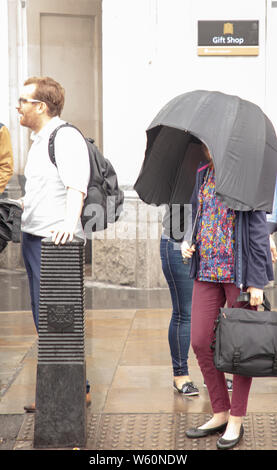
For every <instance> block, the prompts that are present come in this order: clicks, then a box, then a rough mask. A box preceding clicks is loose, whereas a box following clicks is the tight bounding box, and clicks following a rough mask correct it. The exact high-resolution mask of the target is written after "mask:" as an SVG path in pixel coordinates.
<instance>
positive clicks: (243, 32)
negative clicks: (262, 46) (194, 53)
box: [198, 20, 259, 56]
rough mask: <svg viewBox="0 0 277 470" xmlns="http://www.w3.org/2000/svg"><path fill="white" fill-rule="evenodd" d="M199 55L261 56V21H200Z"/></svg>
mask: <svg viewBox="0 0 277 470" xmlns="http://www.w3.org/2000/svg"><path fill="white" fill-rule="evenodd" d="M198 55H199V56H210V55H211V56H215V55H216V56H217V55H224V56H229V55H249V56H255V55H259V21H258V20H255V21H254V20H252V21H198Z"/></svg>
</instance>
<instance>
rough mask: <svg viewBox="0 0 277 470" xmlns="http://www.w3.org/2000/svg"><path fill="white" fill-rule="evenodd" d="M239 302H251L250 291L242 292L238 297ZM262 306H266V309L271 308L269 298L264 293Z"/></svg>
mask: <svg viewBox="0 0 277 470" xmlns="http://www.w3.org/2000/svg"><path fill="white" fill-rule="evenodd" d="M237 302H246V303H248V304H249V302H250V292H241V293H240V295H239V296H238V298H237ZM262 306H263V307H264V310H266V311H268V312H269V311H270V310H271V304H270V302H269V300H268V298H267V296H266V295H265V293H264V298H263V303H262Z"/></svg>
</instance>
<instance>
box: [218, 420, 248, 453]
mask: <svg viewBox="0 0 277 470" xmlns="http://www.w3.org/2000/svg"><path fill="white" fill-rule="evenodd" d="M243 433H244V428H243V425H241V427H240V432H239V435H238V437H237V438H236V439H231V440H228V439H223V437H220V438H219V439H218V441H217V443H216V446H217V448H218V449H220V450H227V449H232V448H233V447H235V446H236V445H237V444H238V443H239V441H240V440H241V438H242V436H243Z"/></svg>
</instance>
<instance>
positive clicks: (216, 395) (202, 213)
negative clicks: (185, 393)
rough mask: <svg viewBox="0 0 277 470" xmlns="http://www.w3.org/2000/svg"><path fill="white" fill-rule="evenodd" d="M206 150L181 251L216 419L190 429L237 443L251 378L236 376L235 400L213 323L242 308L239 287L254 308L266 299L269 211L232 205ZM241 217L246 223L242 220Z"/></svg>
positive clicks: (195, 341)
mask: <svg viewBox="0 0 277 470" xmlns="http://www.w3.org/2000/svg"><path fill="white" fill-rule="evenodd" d="M202 149H203V151H204V153H205V154H206V156H207V157H208V159H209V160H210V163H209V164H207V165H204V166H202V167H201V168H199V170H198V173H197V180H196V186H195V190H194V195H193V198H192V208H193V214H194V217H195V218H196V229H195V234H194V243H193V245H192V246H191V247H190V246H189V245H188V243H187V242H183V244H182V255H183V256H184V257H186V258H192V262H191V273H190V275H191V277H192V278H194V288H193V297H192V312H191V317H192V319H191V322H192V324H191V344H192V347H193V349H194V352H195V354H196V356H197V360H198V363H199V366H200V368H201V371H202V374H203V376H204V380H205V383H206V385H207V388H208V392H209V396H210V400H211V405H212V409H213V413H214V414H213V417H212V418H211V419H210V420H209V421H208V422H207V423H205V424H203V425H202V426H200V427H198V428H192V429H189V430H187V432H186V434H187V436H188V437H190V438H198V437H205V436H208V435H210V434H214V433H217V432H224V434H223V436H222V437H220V438H219V439H218V441H217V447H218V448H220V449H228V448H231V447H234V446H235V445H236V444H237V443H238V442H239V441H240V439H241V437H242V435H243V425H242V420H243V416H244V415H245V414H246V408H247V401H248V395H249V391H250V386H251V381H252V378H251V377H243V376H239V375H234V379H233V393H232V400H231V401H230V398H229V394H228V389H227V386H226V380H225V377H224V374H223V372H220V371H218V370H217V369H216V368H215V366H214V362H213V352H212V350H211V348H210V345H211V343H212V339H213V335H214V332H213V328H214V322H215V320H216V318H217V316H218V314H219V309H220V307H223V306H224V305H225V302H227V304H228V306H229V307H231V306H240V305H241V304H240V303H238V302H237V298H238V296H239V293H240V290H241V289H244V290H247V291H248V292H249V293H250V308H252V309H257V306H258V305H260V304H261V303H262V301H263V289H264V287H265V285H266V284H267V283H268V282H269V281H270V280H272V279H273V269H272V261H271V253H270V246H269V236H268V235H269V234H268V228H267V221H266V214H265V212H262V211H249V212H242V213H240V212H238V211H234V210H232V209H229V208H228V207H226V206H225V205H224V203H223V202H221V201H220V200H219V199H218V198H217V196H216V192H215V178H216V175H215V171H214V167H213V162H212V158H211V155H210V154H209V151H208V149H207V147H205V146H204V144H202ZM239 219H240V221H241V223H240V224H239V223H238V220H239ZM238 243H240V244H241V246H242V263H241V265H242V270H241V271H242V272H241V273H238V266H239V263H238V262H237V261H238Z"/></svg>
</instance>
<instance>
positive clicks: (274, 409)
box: [0, 273, 277, 450]
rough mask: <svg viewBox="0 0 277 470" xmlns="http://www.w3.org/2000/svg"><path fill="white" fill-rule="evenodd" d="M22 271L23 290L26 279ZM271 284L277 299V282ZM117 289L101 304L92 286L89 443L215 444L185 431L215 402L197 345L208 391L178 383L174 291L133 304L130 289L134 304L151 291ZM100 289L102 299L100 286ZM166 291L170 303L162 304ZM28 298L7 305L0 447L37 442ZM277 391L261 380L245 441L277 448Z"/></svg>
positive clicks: (2, 328) (0, 323)
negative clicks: (185, 390) (28, 410)
mask: <svg viewBox="0 0 277 470" xmlns="http://www.w3.org/2000/svg"><path fill="white" fill-rule="evenodd" d="M20 276H22V279H21V281H20V282H19V284H20V283H21V285H20V286H19V287H18V289H19V290H20V289H23V288H24V286H23V284H24V282H25V281H24V280H23V274H22V273H21V274H20V275H19V277H20ZM0 278H1V276H0ZM17 281H18V279H17ZM13 282H16V281H13ZM11 287H12V286H11V285H10V286H9V288H10V289H11ZM25 288H26V285H25ZM106 290H107V291H108V289H106ZM14 291H15V292H16V289H14ZM100 291H101V289H100V290H99V293H100V294H101V292H100ZM2 292H3V291H2ZM268 292H269V296H270V298H271V301H272V300H273V302H274V301H275V294H276V293H275V288H272V289H271V290H269V291H268ZM100 294H99V295H100ZM110 294H111V295H110V297H113V296H114V297H113V304H114V305H113V306H114V308H99V304H98V308H94V306H93V305H92V302H91V295H92V291H91V290H90V288H88V295H87V302H88V304H87V307H88V308H87V310H86V367H87V376H88V379H89V381H90V383H91V384H92V404H91V406H90V408H89V410H88V424H87V429H88V440H87V449H91V450H124V449H126V450H130V449H141V450H143V449H153V450H158V449H161V450H162V449H176V450H184V449H187V450H189V449H191V450H201V449H208V450H215V448H216V447H215V441H216V439H217V436H211V437H209V438H207V439H199V440H189V439H187V438H186V436H185V429H186V428H187V427H190V426H191V425H200V424H201V423H202V422H204V421H205V420H206V419H207V418H208V416H209V414H210V412H211V409H210V404H209V399H208V393H207V390H206V389H205V388H204V387H203V380H202V376H201V373H200V370H199V368H198V365H197V362H196V359H195V357H194V355H193V353H192V352H191V353H190V359H189V365H190V375H191V378H192V379H193V381H194V382H195V384H196V385H197V386H198V387H199V389H200V396H199V397H191V398H185V397H183V396H182V395H180V394H178V393H177V392H175V391H174V390H173V387H172V371H171V361H170V354H169V347H168V340H167V332H168V323H169V319H170V300H169V298H168V297H166V295H167V293H166V292H156V294H155V295H156V298H155V299H154V297H153V298H152V299H151V300H150V301H149V297H148V300H147V302H148V306H147V305H146V306H145V307H141V308H138V307H137V308H135V307H132V308H126V303H128V297H129V304H130V305H134V304H135V303H137V305H143V302H145V298H146V297H147V293H146V294H145V295H146V297H145V296H144V298H143V296H142V295H141V297H140V294H141V293H137V294H136V295H135V297H136V299H135V300H134V302H133V301H132V298H131V297H130V296H131V295H134V291H133V290H128V289H125V290H122V291H117V293H116V296H115V290H113V291H112V290H110ZM138 294H139V297H138V296H137V295H138ZM148 294H149V292H148ZM152 294H153V293H152ZM94 296H95V302H98V300H97V293H96V292H94ZM121 296H122V297H121ZM161 296H164V298H163V304H164V305H165V307H166V308H160V307H157V306H156V305H157V304H158V305H159V304H160V299H161ZM23 297H24V296H23ZM120 297H121V299H120ZM106 299H107V296H106ZM122 299H123V300H122ZM143 299H144V300H143ZM10 300H11V304H10V305H12V298H11V299H10ZM27 301H28V296H27V295H26V304H24V305H22V307H25V308H22V309H18V310H10V311H1V312H0V449H17V450H20V449H22V450H23V449H25V450H31V449H33V425H34V415H28V414H25V413H24V410H23V407H24V405H25V404H26V403H30V402H32V401H34V399H35V383H36V354H37V337H36V332H35V329H34V326H33V320H32V315H31V313H30V311H29V310H28V309H26V306H27ZM132 302H133V303H132ZM89 303H90V304H89ZM149 304H152V306H151V305H150V306H149ZM166 304H167V305H166ZM102 305H103V303H102ZM120 305H123V307H120ZM110 306H111V305H109V307H110ZM89 307H90V308H89ZM91 307H93V308H91ZM276 397H277V379H270V378H267V379H254V380H253V386H252V389H251V393H250V398H249V406H248V414H247V416H246V418H245V436H244V438H243V439H242V441H241V443H240V444H239V446H238V449H240V450H244V449H248V450H265V449H267V450H276V449H277V400H276Z"/></svg>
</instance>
